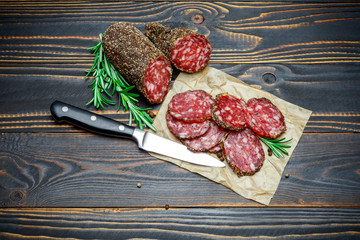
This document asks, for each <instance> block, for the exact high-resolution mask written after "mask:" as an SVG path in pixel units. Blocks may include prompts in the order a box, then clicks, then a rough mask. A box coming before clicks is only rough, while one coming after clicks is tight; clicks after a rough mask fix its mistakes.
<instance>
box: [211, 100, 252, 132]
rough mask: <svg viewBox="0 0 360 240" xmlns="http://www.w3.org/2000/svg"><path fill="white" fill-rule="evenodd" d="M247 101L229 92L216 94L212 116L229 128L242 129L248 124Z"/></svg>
mask: <svg viewBox="0 0 360 240" xmlns="http://www.w3.org/2000/svg"><path fill="white" fill-rule="evenodd" d="M245 104H246V103H245V101H244V100H242V99H239V98H237V97H234V96H232V95H229V94H227V93H223V94H219V95H217V96H216V99H215V102H214V104H213V106H212V118H213V119H214V120H215V122H216V123H217V124H219V125H220V126H222V127H223V128H226V129H229V130H235V131H238V130H241V129H243V128H244V127H245V126H246V121H245V113H244V109H245Z"/></svg>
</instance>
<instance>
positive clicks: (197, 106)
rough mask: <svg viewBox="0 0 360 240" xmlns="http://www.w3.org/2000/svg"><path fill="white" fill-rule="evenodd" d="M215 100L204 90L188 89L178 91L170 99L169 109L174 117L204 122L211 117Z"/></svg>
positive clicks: (186, 120)
mask: <svg viewBox="0 0 360 240" xmlns="http://www.w3.org/2000/svg"><path fill="white" fill-rule="evenodd" d="M213 103H214V100H213V98H212V96H211V95H210V94H208V93H207V92H205V91H202V90H188V91H185V92H182V93H178V94H176V95H174V96H173V98H172V99H171V100H170V103H169V106H168V110H169V113H170V114H171V116H173V117H174V118H177V119H180V120H183V121H185V122H203V121H205V120H206V119H210V118H211V106H212V104H213Z"/></svg>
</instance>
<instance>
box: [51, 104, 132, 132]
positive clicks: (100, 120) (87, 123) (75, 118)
mask: <svg viewBox="0 0 360 240" xmlns="http://www.w3.org/2000/svg"><path fill="white" fill-rule="evenodd" d="M50 111H51V114H52V116H53V118H54V119H55V120H56V121H57V122H67V123H70V124H72V125H75V126H77V127H80V128H82V129H85V130H87V131H90V132H93V133H97V134H101V135H106V136H112V137H127V138H131V137H132V135H133V133H134V130H135V128H134V127H131V126H128V125H126V124H123V123H121V122H118V121H115V120H113V119H110V118H107V117H104V116H101V115H99V114H96V113H92V112H89V111H87V110H84V109H81V108H78V107H75V106H72V105H70V104H67V103H63V102H60V101H55V102H53V103H52V104H51V107H50Z"/></svg>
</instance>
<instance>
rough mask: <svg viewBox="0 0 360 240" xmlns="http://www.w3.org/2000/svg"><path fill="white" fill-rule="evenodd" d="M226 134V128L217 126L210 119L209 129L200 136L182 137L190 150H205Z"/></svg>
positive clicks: (218, 141) (212, 146)
mask: <svg viewBox="0 0 360 240" xmlns="http://www.w3.org/2000/svg"><path fill="white" fill-rule="evenodd" d="M225 134H226V130H225V129H224V128H222V127H221V126H219V125H218V124H217V123H216V122H214V121H211V123H210V128H209V130H208V131H207V132H206V133H205V134H203V135H201V136H200V137H196V138H192V139H184V140H182V143H183V144H185V145H186V146H187V147H188V148H189V149H190V150H191V151H194V152H207V151H209V150H210V149H212V148H214V147H215V146H216V145H218V144H219V143H220V142H221V141H222V139H223V138H224V136H225Z"/></svg>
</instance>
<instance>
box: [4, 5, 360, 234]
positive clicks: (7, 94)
mask: <svg viewBox="0 0 360 240" xmlns="http://www.w3.org/2000/svg"><path fill="white" fill-rule="evenodd" d="M330 2H331V1H330ZM0 20H1V22H0V87H1V90H0V102H1V104H0V134H1V135H0V205H1V207H2V208H1V209H0V213H1V214H0V238H1V239H28V238H38V239H54V238H72V239H77V238H90V239H93V238H96V239H98V238H111V239H123V238H156V239H217V238H219V239H221V238H235V239H236V238H246V239H248V238H269V239H273V238H285V239H288V238H289V239H359V238H360V209H359V206H360V135H359V132H360V104H359V100H360V98H359V96H360V94H359V90H360V64H359V63H360V4H358V3H351V2H343V3H335V1H334V3H318V1H298V2H297V1H295V2H288V1H282V2H271V1H266V2H255V1H254V2H228V1H223V2H212V1H202V2H192V1H185V2H148V1H138V2H91V1H78V2H75V1H74V2H73V1H65V2H63V1H48V2H47V1H39V2H30V1H23V2H18V1H4V2H1V3H0ZM117 21H128V22H132V23H134V24H135V26H136V27H138V28H139V29H140V30H142V31H144V26H145V24H146V23H148V22H153V21H159V22H161V23H164V24H170V25H172V26H183V27H188V28H191V29H195V30H197V31H198V32H200V33H202V34H206V35H207V36H208V38H209V40H210V42H211V43H212V45H213V48H214V50H213V54H212V59H211V62H210V64H209V66H211V67H214V68H217V69H220V70H222V71H224V72H226V73H228V74H230V75H232V76H235V77H237V78H239V79H241V80H243V81H244V82H246V83H248V84H250V85H253V86H254V87H257V88H261V89H263V90H266V91H268V92H270V93H272V94H274V95H276V96H278V97H280V98H282V99H284V100H286V101H289V102H291V103H294V104H296V105H299V106H301V107H304V108H306V109H309V110H312V111H313V113H312V116H311V118H310V120H309V122H308V124H307V126H306V128H305V132H304V135H303V136H302V138H301V140H300V142H299V144H298V146H297V147H296V149H295V151H294V153H293V155H292V157H291V159H290V161H289V163H288V165H287V166H286V168H285V171H284V173H283V177H282V179H281V182H280V185H279V187H278V190H277V192H276V194H275V196H274V198H273V199H272V201H271V203H270V205H269V206H263V205H261V204H259V203H257V202H254V201H251V200H247V199H245V198H243V197H241V196H239V195H238V194H236V193H234V192H233V191H231V190H229V189H227V188H226V187H224V186H222V185H220V184H217V183H214V182H212V181H209V180H208V179H206V178H204V177H201V176H199V175H197V174H194V173H192V172H189V171H187V170H184V169H182V168H180V167H177V166H175V165H173V164H171V163H169V162H165V161H162V160H159V159H157V158H154V157H151V156H150V155H148V154H147V153H145V152H143V151H141V150H138V148H137V147H136V144H135V143H134V142H131V141H129V140H126V139H115V140H114V139H112V138H108V137H103V136H97V135H94V134H90V133H87V132H85V131H82V130H80V129H78V128H75V127H72V126H70V125H60V124H57V123H55V122H54V121H53V119H52V118H51V116H50V112H49V106H50V104H51V103H52V102H53V101H54V100H56V99H57V100H62V101H65V102H68V103H72V104H74V105H76V106H78V107H82V108H86V109H88V110H91V111H95V112H97V113H99V114H103V115H105V116H108V117H111V118H115V119H117V120H119V121H122V122H124V123H127V122H128V119H129V116H128V114H127V113H126V112H124V111H122V110H121V111H119V112H117V111H116V107H115V106H113V107H109V108H107V109H106V110H96V109H95V108H94V107H91V106H86V103H87V102H88V101H89V100H90V99H91V97H92V95H91V90H90V87H88V84H89V83H90V82H91V80H90V79H85V78H84V76H85V71H86V70H89V69H90V67H91V65H92V62H93V55H92V54H91V52H89V51H88V50H87V48H88V47H91V46H93V45H95V44H96V43H98V41H99V39H98V35H99V33H103V32H104V31H105V30H106V28H107V27H108V26H109V25H111V24H112V23H115V22H117ZM175 73H176V72H175ZM177 73H178V72H177ZM175 77H176V74H175V76H174V79H175ZM141 105H142V106H146V103H145V101H143V100H141ZM153 107H154V109H155V110H156V109H158V108H159V106H153ZM286 174H289V177H285V175H286ZM138 183H140V184H141V187H140V188H139V187H138V186H137V185H138Z"/></svg>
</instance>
